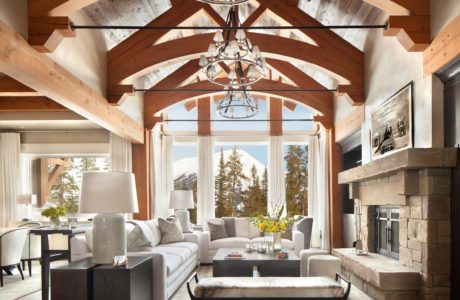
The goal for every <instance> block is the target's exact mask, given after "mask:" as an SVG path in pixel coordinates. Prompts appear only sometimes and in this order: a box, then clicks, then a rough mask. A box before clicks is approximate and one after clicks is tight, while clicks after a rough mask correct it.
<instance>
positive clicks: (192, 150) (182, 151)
mask: <svg viewBox="0 0 460 300" xmlns="http://www.w3.org/2000/svg"><path fill="white" fill-rule="evenodd" d="M236 146H237V147H238V148H239V149H242V150H244V151H246V152H247V153H249V154H250V155H251V156H253V157H254V158H255V159H257V160H258V161H259V162H260V163H261V164H263V165H267V156H268V153H267V151H268V149H267V146H259V145H257V146H247V145H236ZM221 147H222V148H223V149H224V151H225V150H228V149H232V148H233V146H227V145H225V146H219V145H217V146H215V147H214V153H216V152H220V149H221ZM196 155H197V153H196V146H188V145H187V146H183V145H180V146H174V149H173V161H178V160H180V159H183V158H187V157H194V156H196Z"/></svg>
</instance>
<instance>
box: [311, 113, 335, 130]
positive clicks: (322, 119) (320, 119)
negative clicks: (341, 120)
mask: <svg viewBox="0 0 460 300" xmlns="http://www.w3.org/2000/svg"><path fill="white" fill-rule="evenodd" d="M313 121H314V122H316V123H319V124H321V125H322V126H323V127H324V128H326V129H331V128H333V127H334V120H333V119H332V115H325V116H319V115H315V116H313Z"/></svg>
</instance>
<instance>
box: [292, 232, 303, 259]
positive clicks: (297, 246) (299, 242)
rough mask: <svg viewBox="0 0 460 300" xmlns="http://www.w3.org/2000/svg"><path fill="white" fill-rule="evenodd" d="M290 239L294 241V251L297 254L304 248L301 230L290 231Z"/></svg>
mask: <svg viewBox="0 0 460 300" xmlns="http://www.w3.org/2000/svg"><path fill="white" fill-rule="evenodd" d="M292 241H293V242H294V253H295V254H296V255H297V256H299V255H300V251H302V250H303V248H304V246H305V245H304V234H303V232H301V231H298V230H293V231H292Z"/></svg>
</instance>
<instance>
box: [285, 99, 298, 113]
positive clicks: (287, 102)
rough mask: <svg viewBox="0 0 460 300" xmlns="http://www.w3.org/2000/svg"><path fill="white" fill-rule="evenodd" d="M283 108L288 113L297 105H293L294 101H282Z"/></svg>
mask: <svg viewBox="0 0 460 300" xmlns="http://www.w3.org/2000/svg"><path fill="white" fill-rule="evenodd" d="M283 106H284V107H286V108H287V109H288V110H289V111H294V110H295V108H296V107H297V103H295V102H294V101H289V100H284V101H283Z"/></svg>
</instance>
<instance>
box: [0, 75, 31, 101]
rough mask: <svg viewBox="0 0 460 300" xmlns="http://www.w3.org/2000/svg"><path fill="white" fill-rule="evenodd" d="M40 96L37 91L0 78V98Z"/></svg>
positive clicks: (6, 78) (11, 80)
mask: <svg viewBox="0 0 460 300" xmlns="http://www.w3.org/2000/svg"><path fill="white" fill-rule="evenodd" d="M34 96H40V94H39V93H38V92H37V91H34V90H33V89H31V88H29V87H28V86H25V85H23V84H22V83H20V82H18V81H16V80H14V79H13V78H10V77H8V76H2V77H0V97H34Z"/></svg>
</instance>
